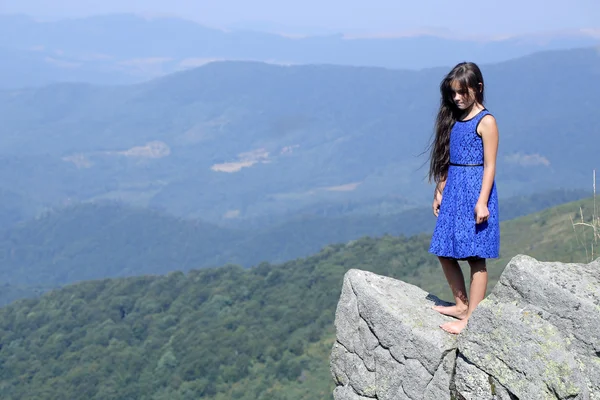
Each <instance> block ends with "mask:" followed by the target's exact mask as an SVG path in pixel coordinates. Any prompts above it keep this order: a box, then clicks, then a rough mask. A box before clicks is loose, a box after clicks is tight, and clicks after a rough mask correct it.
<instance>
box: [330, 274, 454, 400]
mask: <svg viewBox="0 0 600 400" xmlns="http://www.w3.org/2000/svg"><path fill="white" fill-rule="evenodd" d="M442 303H443V302H441V301H440V300H439V299H437V298H436V297H434V296H431V295H429V294H428V293H427V292H425V291H423V290H421V289H419V288H417V287H416V286H413V285H410V284H407V283H404V282H402V281H398V280H395V279H391V278H386V277H383V276H379V275H376V274H373V273H370V272H366V271H360V270H350V271H348V272H347V273H346V276H345V277H344V284H343V287H342V294H341V297H340V301H339V303H338V307H337V311H336V319H335V326H336V332H337V337H336V339H337V340H336V343H335V344H334V346H333V350H332V356H331V371H332V374H333V376H334V380H335V382H336V384H337V385H338V387H337V388H336V391H335V392H334V397H335V399H336V400H349V399H356V398H357V397H356V396H363V397H366V398H377V399H379V400H387V399H389V400H392V399H394V400H402V399H422V398H423V399H436V400H437V399H440V398H450V390H449V386H450V379H451V374H452V371H453V370H454V360H455V358H456V355H455V350H456V346H457V344H456V337H455V336H452V335H449V334H446V333H445V332H444V331H442V330H441V329H440V328H439V325H440V324H442V323H444V322H446V321H449V320H451V318H449V317H445V316H442V315H440V314H439V313H437V312H435V311H433V310H432V309H431V307H432V306H433V305H435V304H442ZM426 393H427V395H426V397H423V396H424V395H425V394H426ZM358 398H361V397H358Z"/></svg>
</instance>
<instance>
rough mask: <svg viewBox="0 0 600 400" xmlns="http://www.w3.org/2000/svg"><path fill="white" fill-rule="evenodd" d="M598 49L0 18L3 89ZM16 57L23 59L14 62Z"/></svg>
mask: <svg viewBox="0 0 600 400" xmlns="http://www.w3.org/2000/svg"><path fill="white" fill-rule="evenodd" d="M598 43H600V36H599V35H597V34H595V33H594V31H589V32H588V31H585V30H582V31H574V32H567V33H563V32H559V33H547V34H545V35H541V36H537V37H536V36H530V35H527V36H517V37H510V38H506V39H498V40H485V39H484V40H482V39H481V38H473V39H452V38H447V37H441V36H437V35H436V34H429V33H420V34H417V35H414V36H403V37H383V38H367V37H347V36H345V35H343V34H327V35H319V36H307V37H286V36H283V35H279V34H273V33H265V32H259V31H252V30H233V31H225V30H220V29H214V28H207V27H204V26H202V25H200V24H197V23H195V22H192V21H188V20H185V19H177V18H166V17H165V18H152V19H149V18H145V17H141V16H136V15H133V14H114V15H99V16H94V17H87V18H79V19H65V20H59V21H52V22H39V21H36V20H34V19H32V18H29V17H25V16H19V15H0V48H2V47H4V48H5V49H6V50H4V51H3V50H1V49H0V56H2V58H3V59H4V57H7V59H12V61H11V63H10V64H9V72H10V74H0V87H11V88H15V87H22V86H30V85H35V84H43V83H52V82H64V81H80V82H91V83H102V84H106V83H113V84H120V83H135V82H141V81H144V80H147V79H150V78H154V77H158V76H163V75H166V74H169V73H172V72H176V71H179V70H183V69H188V68H191V67H195V66H199V65H203V64H205V63H207V62H210V61H216V60H246V61H262V62H271V63H276V64H336V65H362V66H381V67H388V68H402V69H421V68H431V67H437V66H441V65H451V64H454V63H456V62H458V61H462V60H463V59H470V60H474V61H477V62H480V63H494V62H501V61H506V60H509V59H513V58H518V57H522V56H524V55H528V54H532V53H535V52H539V51H547V50H559V49H570V48H575V47H586V46H593V45H596V44H598ZM17 50H18V51H19V52H21V54H20V56H19V57H18V58H15V57H14V52H15V51H17ZM11 52H12V54H13V56H12V57H11ZM407 55H408V56H407ZM3 68H5V69H7V67H3ZM21 70H22V71H21ZM27 71H35V74H33V75H32V74H31V73H28V72H27ZM9 76H12V77H11V78H10V79H9ZM28 79H29V80H30V81H29V82H28Z"/></svg>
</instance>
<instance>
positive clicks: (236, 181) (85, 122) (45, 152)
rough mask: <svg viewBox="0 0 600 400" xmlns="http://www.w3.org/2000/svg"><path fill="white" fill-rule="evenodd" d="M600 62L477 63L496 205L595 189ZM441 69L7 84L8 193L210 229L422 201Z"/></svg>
mask: <svg viewBox="0 0 600 400" xmlns="http://www.w3.org/2000/svg"><path fill="white" fill-rule="evenodd" d="M599 66H600V53H599V52H598V51H597V49H595V48H588V49H578V50H569V51H556V52H545V53H540V54H535V55H532V56H528V57H524V58H521V59H518V60H513V61H509V62H504V63H499V64H489V65H484V66H483V68H484V73H485V76H486V82H487V86H488V97H489V102H488V107H489V109H490V110H491V111H492V113H493V114H494V115H495V116H496V117H497V118H498V121H499V126H500V134H501V142H500V152H499V160H498V187H499V190H500V196H502V197H509V196H514V195H524V194H531V193H535V192H539V191H545V190H550V189H557V188H582V187H588V183H589V179H590V175H591V171H592V169H593V168H597V165H596V161H595V160H596V152H595V149H596V148H598V145H599V143H598V140H600V139H599V138H600V136H599V135H597V134H596V131H595V129H596V128H595V127H596V126H599V125H600V115H599V114H598V113H597V112H596V111H597V105H598V104H600V77H599V75H600V72H599V71H600V68H599ZM446 72H447V70H446V69H445V68H444V69H441V68H436V69H426V70H422V71H406V70H389V69H382V68H366V67H343V66H331V65H310V66H293V67H282V66H274V65H267V64H263V63H253V62H218V63H212V64H209V65H206V66H204V67H201V68H197V69H194V70H190V71H186V72H180V73H176V74H173V75H169V76H167V77H164V78H160V79H157V80H153V81H150V82H148V83H144V84H139V85H131V86H108V87H107V86H102V87H98V86H93V85H87V84H57V85H50V86H46V87H43V88H33V89H20V90H6V91H0V119H1V120H2V121H3V124H2V126H1V127H0V188H4V189H6V190H11V191H16V192H19V193H21V194H22V195H24V196H26V197H28V198H32V199H35V201H36V202H37V203H36V204H39V205H40V206H41V207H49V206H54V205H56V204H70V203H73V202H79V201H87V200H92V199H117V200H123V201H127V202H130V203H132V204H135V205H141V206H149V207H152V208H155V209H158V210H165V211H168V212H170V213H174V214H176V215H178V216H184V217H192V218H201V219H202V220H205V221H208V222H211V223H216V224H221V223H224V222H228V221H230V220H239V221H240V223H243V221H248V220H253V219H260V218H267V219H269V218H271V219H277V218H279V219H284V218H285V216H289V215H292V214H294V213H297V212H299V211H300V210H304V209H307V208H309V209H310V208H311V207H314V206H315V205H323V204H328V205H333V206H334V207H337V206H339V205H342V204H347V203H349V202H358V203H362V204H367V203H371V204H373V206H372V207H373V208H377V205H376V204H377V201H379V200H380V199H390V198H393V199H395V200H394V201H395V202H396V204H401V205H402V207H403V209H409V208H411V207H415V206H419V205H425V204H428V203H429V201H430V197H431V191H432V189H431V186H428V185H427V184H425V182H424V176H425V173H426V165H424V164H425V162H426V158H425V156H420V154H421V153H422V152H423V150H424V149H425V148H426V145H427V143H428V140H429V137H430V135H431V131H432V125H433V120H434V117H435V112H436V110H435V108H436V103H437V102H438V98H437V97H438V87H437V86H438V84H439V81H440V79H441V77H442V76H443V75H444V73H446ZM567 99H568V100H567ZM565 149H568V150H569V151H565ZM41 188H45V189H44V190H40V189H41ZM381 201H387V200H381ZM398 211H401V210H398Z"/></svg>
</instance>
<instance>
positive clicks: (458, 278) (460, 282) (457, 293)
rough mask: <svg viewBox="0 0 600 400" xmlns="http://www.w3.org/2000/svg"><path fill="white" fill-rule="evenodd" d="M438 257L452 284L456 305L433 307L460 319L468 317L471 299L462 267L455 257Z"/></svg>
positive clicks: (447, 278) (449, 282) (449, 283)
mask: <svg viewBox="0 0 600 400" xmlns="http://www.w3.org/2000/svg"><path fill="white" fill-rule="evenodd" d="M438 258H439V260H440V264H442V269H443V270H444V275H446V280H447V281H448V285H450V289H451V290H452V295H453V296H454V301H455V305H454V306H449V307H446V306H435V307H433V309H434V310H436V311H437V312H439V313H441V314H444V315H449V316H451V317H455V318H459V319H463V318H466V317H467V313H468V311H469V299H468V297H467V289H466V288H465V278H464V276H463V273H462V269H461V268H460V265H459V264H458V261H456V260H455V259H453V258H447V257H438Z"/></svg>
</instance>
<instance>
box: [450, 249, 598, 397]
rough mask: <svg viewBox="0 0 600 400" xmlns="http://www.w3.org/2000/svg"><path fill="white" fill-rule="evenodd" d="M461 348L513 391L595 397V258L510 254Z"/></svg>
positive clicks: (516, 393) (465, 333)
mask: <svg viewBox="0 0 600 400" xmlns="http://www.w3.org/2000/svg"><path fill="white" fill-rule="evenodd" d="M459 351H460V353H461V354H462V355H463V356H464V357H465V359H466V360H468V361H469V362H470V363H471V364H473V365H474V366H476V367H477V368H478V369H480V370H481V371H483V372H485V373H486V374H487V375H490V376H492V377H494V378H495V379H496V380H497V381H498V382H499V383H500V384H501V385H502V386H503V387H505V388H506V389H507V390H508V391H509V392H510V393H512V394H513V395H514V396H516V397H517V398H519V399H531V400H535V399H600V262H598V261H596V262H594V263H590V264H587V265H585V264H564V263H555V262H538V261H536V260H535V259H533V258H531V257H527V256H517V257H515V258H513V259H512V260H511V262H510V263H509V264H508V265H507V267H506V269H505V270H504V272H503V274H502V276H501V278H500V281H499V282H498V284H497V285H496V287H495V288H494V290H493V292H492V294H491V295H490V296H489V297H488V298H487V299H485V300H484V301H483V302H482V303H481V304H480V306H479V307H478V308H477V310H476V312H475V313H474V314H473V316H472V318H471V319H470V320H469V324H468V326H467V328H466V329H465V331H463V333H462V334H461V335H460V339H459ZM457 369H459V370H460V364H458V366H457Z"/></svg>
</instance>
